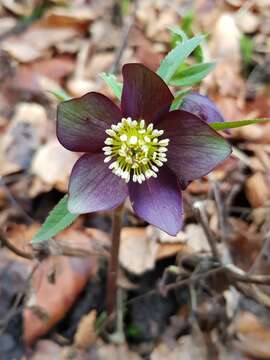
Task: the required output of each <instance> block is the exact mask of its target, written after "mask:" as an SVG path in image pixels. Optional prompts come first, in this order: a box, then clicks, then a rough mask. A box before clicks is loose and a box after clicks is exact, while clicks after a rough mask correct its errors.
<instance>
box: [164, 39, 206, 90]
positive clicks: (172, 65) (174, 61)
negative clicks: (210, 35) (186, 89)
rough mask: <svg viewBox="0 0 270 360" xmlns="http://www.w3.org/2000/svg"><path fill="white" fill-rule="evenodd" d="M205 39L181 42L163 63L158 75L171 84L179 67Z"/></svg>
mask: <svg viewBox="0 0 270 360" xmlns="http://www.w3.org/2000/svg"><path fill="white" fill-rule="evenodd" d="M203 39H204V36H203V35H199V36H195V37H193V38H192V39H189V40H184V41H182V42H179V43H178V44H177V45H176V47H175V48H174V49H172V50H171V51H170V52H169V53H168V55H167V56H166V57H165V58H164V59H163V60H162V61H161V64H160V66H159V68H158V70H157V74H158V75H159V76H160V77H162V79H163V80H164V81H165V82H166V83H169V81H170V80H171V78H172V77H173V75H174V74H175V72H176V70H177V69H178V67H179V65H180V64H182V63H183V62H184V61H185V59H186V58H187V57H188V56H189V55H190V54H191V53H192V52H193V51H194V50H195V49H196V47H197V46H199V45H200V43H201V42H202V40H203Z"/></svg>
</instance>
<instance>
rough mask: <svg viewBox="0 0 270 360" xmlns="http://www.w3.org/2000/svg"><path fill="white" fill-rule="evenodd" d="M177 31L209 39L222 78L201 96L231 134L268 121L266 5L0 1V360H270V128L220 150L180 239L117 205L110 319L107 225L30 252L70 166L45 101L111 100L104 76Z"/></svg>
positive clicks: (202, 87)
mask: <svg viewBox="0 0 270 360" xmlns="http://www.w3.org/2000/svg"><path fill="white" fill-rule="evenodd" d="M175 26H179V27H180V28H183V29H184V30H185V31H186V32H187V33H188V35H189V36H192V35H196V34H199V33H206V34H208V36H207V38H206V40H205V41H204V43H203V45H202V51H203V55H204V59H205V60H207V61H209V60H210V61H215V62H216V63H217V65H216V68H215V69H214V71H213V72H212V73H211V74H210V75H208V76H207V77H206V78H205V79H204V80H203V81H202V82H201V83H200V84H199V86H197V87H196V90H197V91H200V92H201V93H202V94H207V95H208V96H209V97H210V98H211V99H212V100H214V101H215V102H216V104H217V106H218V107H219V109H220V110H221V111H222V113H223V114H224V117H225V118H226V120H230V121H234V120H241V119H252V118H257V117H270V88H269V82H270V5H269V0H219V1H218V0H216V1H215V0H194V1H187V0H185V1H184V0H182V1H181V0H170V1H161V0H156V1H151V0H137V1H136V2H135V1H131V0H130V1H129V0H122V1H113V0H74V1H68V0H51V1H42V0H28V1H27V0H22V1H15V0H1V1H0V87H1V91H0V243H1V248H0V359H1V360H9V359H10V360H11V359H31V360H47V359H48V360H49V359H54V360H57V359H78V360H80V359H90V360H107V359H110V360H114V359H115V360H126V359H131V360H140V359H149V360H163V359H166V360H177V359H181V360H191V359H196V360H197V359H201V360H207V359H210V360H211V359H213V360H216V359H218V360H244V359H247V360H248V359H250V360H252V359H270V309H269V307H270V278H269V274H270V235H269V234H270V222H269V220H270V123H264V124H260V125H252V126H248V127H242V128H238V129H233V130H231V131H230V133H227V134H226V136H227V137H228V139H229V140H230V141H231V143H232V144H233V146H234V152H233V155H232V156H231V157H230V158H229V159H228V160H227V161H226V162H225V163H224V164H223V165H222V166H220V167H219V168H217V169H216V170H215V171H213V172H212V173H211V175H209V176H207V177H205V178H203V179H201V180H198V181H194V182H193V183H192V184H190V186H189V187H188V188H187V190H186V191H185V193H184V205H185V221H184V227H183V229H182V231H181V232H180V233H179V234H178V235H177V236H176V237H171V236H168V235H166V234H165V233H164V232H162V231H160V230H158V229H157V228H155V227H154V226H151V225H147V224H146V223H144V222H143V221H141V220H140V219H138V218H137V217H136V215H135V214H134V213H133V211H132V209H131V206H130V204H129V203H128V202H127V203H126V204H125V209H124V220H123V221H124V228H123V230H122V236H121V247H120V258H119V261H120V273H119V278H118V303H117V312H116V314H114V316H113V319H112V318H111V319H108V318H107V317H106V314H105V312H104V311H105V292H106V286H105V284H106V266H107V259H108V254H109V249H110V230H111V215H110V213H108V212H103V213H93V214H89V215H83V216H80V217H79V218H78V219H77V220H76V221H75V222H74V224H72V226H71V227H69V228H68V229H66V230H64V231H63V232H61V233H60V234H59V235H58V236H56V238H55V239H54V240H51V241H50V242H49V243H48V244H46V246H47V247H46V248H45V247H43V248H42V249H39V250H37V249H33V247H32V246H31V244H30V242H31V239H32V238H33V236H34V234H35V233H36V232H37V230H38V229H39V228H40V226H41V224H42V223H43V221H44V220H45V218H46V217H47V215H48V213H49V211H50V210H51V209H52V208H53V206H54V205H55V204H57V202H58V201H59V200H60V199H61V198H62V197H63V195H64V194H65V193H66V192H67V185H68V179H69V174H70V171H71V169H72V166H73V164H74V162H75V161H76V160H77V158H78V155H77V154H75V153H71V152H69V151H67V150H65V149H64V148H63V147H62V146H61V145H60V144H59V143H58V141H57V139H56V135H55V119H56V107H57V103H58V100H57V99H56V98H55V96H54V95H53V93H55V92H58V93H59V92H61V91H63V90H64V91H65V92H66V93H67V94H68V95H69V96H72V97H77V96H81V95H83V94H85V93H86V92H88V91H98V92H101V93H103V94H106V95H108V96H110V97H113V94H112V92H111V91H110V89H109V88H108V87H107V85H106V84H105V83H104V81H103V80H102V78H101V77H100V73H102V72H113V73H115V74H116V75H117V76H119V79H121V66H122V65H123V64H124V63H127V62H141V63H144V64H145V65H146V66H148V67H149V68H151V69H153V70H156V69H157V68H158V65H159V63H160V60H161V59H162V57H163V56H164V55H165V54H166V53H167V52H168V51H169V50H170V49H171V47H172V46H173V41H174V39H173V36H172V34H171V33H170V31H169V30H168V29H169V28H172V27H175ZM190 61H191V63H192V61H193V58H192V57H191V59H190ZM209 244H214V248H215V250H216V251H217V252H218V256H219V261H218V263H217V262H216V261H214V260H213V253H212V251H213V247H212V248H211V247H210V246H209ZM268 284H269V285H268ZM115 319H116V320H117V327H116V329H113V328H112V326H110V322H114V321H115Z"/></svg>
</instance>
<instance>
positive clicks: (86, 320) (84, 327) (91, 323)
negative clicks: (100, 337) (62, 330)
mask: <svg viewBox="0 0 270 360" xmlns="http://www.w3.org/2000/svg"><path fill="white" fill-rule="evenodd" d="M96 318H97V312H96V310H92V311H90V312H89V314H87V315H85V316H84V317H83V318H82V319H81V320H80V323H79V325H78V328H77V331H76V333H75V335H74V345H75V346H76V347H78V348H80V349H84V350H87V348H89V346H91V345H92V344H93V343H94V342H95V341H96V339H97V333H96V328H95V323H96Z"/></svg>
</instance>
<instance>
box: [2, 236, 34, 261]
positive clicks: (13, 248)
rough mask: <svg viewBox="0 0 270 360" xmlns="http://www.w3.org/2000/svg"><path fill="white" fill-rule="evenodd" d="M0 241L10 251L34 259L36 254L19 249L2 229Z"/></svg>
mask: <svg viewBox="0 0 270 360" xmlns="http://www.w3.org/2000/svg"><path fill="white" fill-rule="evenodd" d="M0 242H1V243H2V245H3V246H5V247H6V248H8V249H9V250H10V251H12V252H13V253H14V254H16V255H18V256H20V257H23V258H25V259H28V260H33V259H34V255H33V254H31V253H29V252H26V251H23V250H21V249H18V248H17V247H16V246H14V245H13V244H12V243H11V242H10V241H9V240H8V239H7V238H6V237H5V235H4V233H3V232H2V230H0Z"/></svg>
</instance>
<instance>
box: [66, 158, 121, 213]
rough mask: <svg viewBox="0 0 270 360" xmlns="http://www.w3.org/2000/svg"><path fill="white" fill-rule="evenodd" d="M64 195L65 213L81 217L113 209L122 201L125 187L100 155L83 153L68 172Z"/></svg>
mask: <svg viewBox="0 0 270 360" xmlns="http://www.w3.org/2000/svg"><path fill="white" fill-rule="evenodd" d="M68 194H69V198H68V209H69V211H70V212H72V213H75V214H77V213H78V214H84V213H90V212H93V211H101V210H110V209H113V208H115V207H116V206H118V205H120V204H121V203H122V202H123V201H124V200H125V198H126V196H127V194H128V188H127V184H126V183H125V181H124V180H122V179H121V178H120V177H119V176H116V175H114V174H113V173H112V171H111V170H110V169H109V168H108V164H105V163H104V155H103V154H101V153H98V154H85V155H83V156H82V157H81V158H80V159H79V160H78V161H77V162H76V164H75V165H74V167H73V169H72V172H71V176H70V183H69V190H68Z"/></svg>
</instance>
